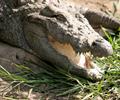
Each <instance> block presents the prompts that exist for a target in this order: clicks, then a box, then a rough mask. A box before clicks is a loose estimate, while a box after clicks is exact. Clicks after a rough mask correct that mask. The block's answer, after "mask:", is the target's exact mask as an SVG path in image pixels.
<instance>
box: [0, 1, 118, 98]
mask: <svg viewBox="0 0 120 100" xmlns="http://www.w3.org/2000/svg"><path fill="white" fill-rule="evenodd" d="M68 1H69V2H74V3H75V4H77V5H81V6H83V7H87V8H90V9H93V10H98V11H104V12H106V13H113V12H114V11H116V15H117V16H118V15H120V0H68ZM113 3H114V4H115V5H116V7H117V8H116V10H115V8H114V7H113ZM118 17H119V16H118ZM18 94H19V93H18ZM25 94H26V96H28V97H29V100H39V99H35V98H39V97H41V94H40V93H33V94H31V95H29V94H28V93H25ZM0 100H4V99H3V98H2V99H1V98H0ZM6 100H7V99H6ZM45 100H50V99H49V97H46V99H45ZM54 100H66V99H62V98H61V99H54ZM67 100H68V98H67Z"/></svg>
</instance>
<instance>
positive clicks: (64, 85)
mask: <svg viewBox="0 0 120 100" xmlns="http://www.w3.org/2000/svg"><path fill="white" fill-rule="evenodd" d="M103 30H104V33H105V34H106V36H107V38H108V41H109V42H110V43H111V44H112V46H113V49H114V53H113V55H111V56H109V57H104V58H97V59H95V62H96V63H97V64H98V65H99V66H102V68H104V69H106V72H105V74H104V77H103V79H102V80H101V81H99V82H96V83H93V82H90V81H88V80H86V79H83V78H80V77H78V76H75V75H72V74H70V73H68V72H66V71H64V70H62V69H60V68H56V69H54V68H53V67H51V66H50V68H51V71H47V70H44V71H43V72H41V73H37V74H36V73H34V72H33V71H32V70H31V69H29V68H28V67H25V66H22V65H16V66H17V67H18V68H22V72H21V73H17V74H12V73H10V72H8V71H7V70H5V69H4V68H3V67H2V66H0V76H1V77H2V78H4V79H7V80H10V81H12V83H11V84H10V85H12V86H13V87H14V88H16V87H18V86H19V85H21V84H23V85H26V86H28V87H30V88H32V89H33V91H36V92H42V93H50V94H52V93H53V94H55V95H56V96H71V95H72V96H73V97H74V98H79V99H80V100H88V99H89V100H96V99H97V98H98V97H100V98H102V99H103V100H108V99H110V100H113V99H114V100H118V99H120V34H119V35H118V36H114V37H111V36H110V35H108V32H107V31H106V30H105V29H103ZM23 69H24V71H23ZM41 85H42V86H44V85H45V87H44V89H41V88H39V87H40V86H41ZM11 91H12V90H11ZM9 92H10V91H9ZM11 98H15V97H13V96H10V98H9V99H8V100H10V99H11ZM11 100H13V99H11Z"/></svg>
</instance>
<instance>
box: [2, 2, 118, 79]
mask: <svg viewBox="0 0 120 100" xmlns="http://www.w3.org/2000/svg"><path fill="white" fill-rule="evenodd" d="M0 1H1V3H0V7H1V8H2V10H0V17H1V19H2V21H0V24H1V26H0V30H1V31H0V40H1V41H4V42H6V43H8V44H11V45H14V46H17V47H19V48H22V49H24V50H26V51H28V52H31V53H33V54H35V55H37V56H38V57H40V58H41V59H42V60H45V61H47V62H50V63H52V64H54V65H57V66H59V67H61V68H63V69H66V70H69V71H70V72H71V73H74V74H77V75H79V76H83V77H86V78H92V79H93V80H99V79H101V77H102V74H101V70H100V69H99V68H98V66H96V65H94V64H93V65H92V67H91V68H88V69H87V68H85V67H83V66H82V65H77V64H75V63H73V61H72V60H71V59H69V58H68V57H67V56H65V55H63V54H61V53H60V52H58V51H57V50H56V49H55V47H54V46H53V45H52V44H51V43H50V38H49V37H52V39H53V40H55V41H57V42H58V43H60V44H62V45H63V44H69V45H70V46H71V47H72V49H73V50H74V51H75V53H76V54H77V53H79V54H81V53H86V52H91V53H92V55H93V56H99V57H102V56H108V55H111V54H112V52H113V50H112V46H111V45H110V43H109V42H108V41H106V40H105V39H104V38H103V37H101V36H100V35H99V34H98V33H97V32H95V31H94V29H93V28H92V27H91V25H90V24H89V22H90V23H91V24H97V25H103V26H105V27H107V28H112V29H117V28H118V27H119V26H120V23H119V21H117V20H115V19H113V18H112V17H111V18H110V17H108V16H106V15H104V16H105V17H102V16H101V14H98V13H95V12H91V11H90V10H88V9H87V10H86V9H85V10H84V9H83V8H81V7H77V6H73V5H69V4H68V5H67V4H66V3H64V2H63V1H62V0H61V1H59V2H58V1H56V0H54V1H51V0H46V1H45V0H38V1H34V2H33V1H31V0H30V1H29V3H28V2H25V0H23V2H21V1H20V0H18V1H17V0H15V1H12V0H11V2H14V4H15V6H14V5H12V3H11V4H10V3H9V4H8V3H7V2H8V1H7V0H0ZM16 1H17V3H16ZM9 2H10V1H9ZM94 16H95V19H96V20H93V19H92V18H91V17H94ZM86 18H87V19H88V20H89V22H88V20H87V19H86ZM104 18H105V20H106V22H105V23H104V22H102V21H103V20H104ZM111 23H112V24H114V25H113V26H112V27H111V26H110V25H109V24H111Z"/></svg>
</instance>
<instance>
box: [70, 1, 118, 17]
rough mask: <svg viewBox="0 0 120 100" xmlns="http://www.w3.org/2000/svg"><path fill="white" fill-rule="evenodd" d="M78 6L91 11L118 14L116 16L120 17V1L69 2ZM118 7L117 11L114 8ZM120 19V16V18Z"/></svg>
mask: <svg viewBox="0 0 120 100" xmlns="http://www.w3.org/2000/svg"><path fill="white" fill-rule="evenodd" d="M68 1H72V2H74V3H75V4H77V5H81V6H83V7H87V8H89V9H93V10H97V11H104V12H105V13H113V12H114V11H115V12H116V15H117V16H118V15H120V0H68ZM114 4H115V5H116V10H115V8H114ZM118 17H119V16H118Z"/></svg>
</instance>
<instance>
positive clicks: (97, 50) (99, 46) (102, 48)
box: [91, 39, 113, 57]
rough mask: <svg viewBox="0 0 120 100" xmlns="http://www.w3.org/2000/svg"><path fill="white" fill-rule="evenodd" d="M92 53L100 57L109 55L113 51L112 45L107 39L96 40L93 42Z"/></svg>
mask: <svg viewBox="0 0 120 100" xmlns="http://www.w3.org/2000/svg"><path fill="white" fill-rule="evenodd" d="M91 53H92V54H93V55H94V56H98V57H103V56H105V57H106V56H109V55H111V54H112V53H113V49H112V45H111V44H110V43H109V42H108V41H106V40H105V39H101V40H96V41H94V42H93V43H92V46H91Z"/></svg>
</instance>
